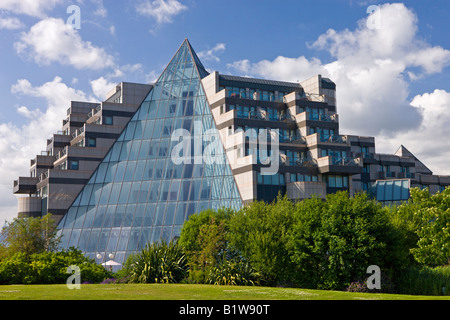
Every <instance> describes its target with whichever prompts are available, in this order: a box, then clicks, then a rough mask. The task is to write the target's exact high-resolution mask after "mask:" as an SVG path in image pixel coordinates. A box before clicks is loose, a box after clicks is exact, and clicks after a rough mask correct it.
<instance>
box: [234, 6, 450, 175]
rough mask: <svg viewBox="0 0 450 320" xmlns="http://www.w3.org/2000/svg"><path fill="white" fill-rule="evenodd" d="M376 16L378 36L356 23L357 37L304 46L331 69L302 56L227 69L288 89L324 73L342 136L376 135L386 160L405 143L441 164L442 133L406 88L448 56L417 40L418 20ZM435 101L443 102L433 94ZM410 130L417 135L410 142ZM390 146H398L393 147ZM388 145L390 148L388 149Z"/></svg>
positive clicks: (334, 34)
mask: <svg viewBox="0 0 450 320" xmlns="http://www.w3.org/2000/svg"><path fill="white" fill-rule="evenodd" d="M377 13H379V14H381V27H382V28H381V29H376V28H368V27H367V24H366V21H367V19H362V20H361V21H359V22H358V27H357V28H355V30H348V29H346V30H343V31H336V30H333V29H329V30H328V31H327V32H326V33H324V34H322V35H320V36H319V37H318V38H317V40H316V41H314V42H313V43H312V44H310V45H309V46H310V47H311V48H314V49H317V50H323V51H326V52H328V53H329V54H330V55H331V57H332V58H333V61H332V62H330V63H322V62H321V61H320V60H318V59H316V58H310V59H308V58H306V57H305V56H300V57H297V58H288V57H282V56H280V57H277V58H276V59H275V60H273V61H269V60H264V61H259V62H251V61H249V60H241V61H236V62H234V63H232V64H230V65H229V68H232V69H237V70H239V71H241V72H242V73H244V74H246V75H249V74H250V75H253V76H260V77H263V78H271V79H279V80H286V81H293V82H296V81H298V80H300V81H302V80H305V79H308V78H309V77H311V76H314V75H315V74H322V75H323V76H325V77H329V78H331V79H332V80H333V81H334V82H335V83H336V85H337V111H338V113H339V114H340V118H339V119H340V128H341V130H340V131H341V132H342V133H349V134H359V135H372V136H375V137H376V139H377V148H378V151H380V147H382V149H383V150H382V151H383V152H391V153H392V152H395V150H396V149H397V147H398V146H399V144H400V143H404V145H405V146H407V142H409V146H410V151H411V152H413V153H415V151H416V148H417V150H419V149H421V147H416V146H418V145H420V144H424V145H427V146H428V147H429V148H430V149H431V148H432V149H434V152H432V153H431V154H428V157H429V158H433V157H435V156H436V159H440V158H441V156H442V157H444V158H445V157H446V153H445V152H443V151H440V150H441V147H440V144H442V145H447V141H446V139H447V137H448V133H447V132H446V131H445V130H444V128H443V127H434V128H433V126H432V120H430V119H431V118H430V116H427V114H426V113H424V111H423V110H422V109H420V108H417V107H416V106H415V104H414V103H415V102H414V101H418V99H419V98H417V97H416V98H417V99H414V100H413V102H411V101H410V100H409V99H410V98H409V95H410V81H419V80H421V79H423V78H424V77H426V76H428V75H430V74H434V73H438V72H442V70H443V69H444V68H445V67H447V66H449V65H450V51H449V50H446V49H444V48H441V47H439V46H432V45H430V44H429V43H427V42H424V41H423V40H420V39H419V37H418V36H417V30H418V27H417V24H418V18H417V16H416V15H415V14H414V13H413V12H412V11H411V10H409V9H408V8H406V7H405V5H403V4H385V5H381V6H380V10H379V11H378V12H377ZM425 97H427V99H424V97H422V100H426V101H423V103H424V105H425V104H426V103H431V102H432V100H431V97H429V96H425ZM433 97H434V98H435V99H444V95H443V94H442V93H440V94H438V93H437V92H434V93H433ZM444 101H447V100H444ZM439 105H442V104H439V103H437V102H435V101H433V106H434V107H430V108H432V110H434V109H436V108H437V106H439ZM447 118H448V117H447ZM412 131H417V132H420V133H421V134H420V135H419V134H417V135H416V134H415V135H410V132H412ZM410 136H414V137H415V140H414V139H409V138H408V137H410ZM397 137H399V138H402V139H404V142H402V141H403V140H402V141H400V139H397ZM428 139H430V140H428ZM380 141H383V142H382V143H380ZM394 142H395V143H396V144H397V146H393V145H392V143H394ZM386 146H390V147H392V148H393V149H390V150H386V149H385V147H386ZM407 147H408V146H407ZM421 154H422V155H425V153H421ZM442 159H443V158H442ZM424 162H425V163H427V161H426V160H424ZM443 170H447V171H448V163H447V165H446V166H443V165H442V166H440V167H439V171H443Z"/></svg>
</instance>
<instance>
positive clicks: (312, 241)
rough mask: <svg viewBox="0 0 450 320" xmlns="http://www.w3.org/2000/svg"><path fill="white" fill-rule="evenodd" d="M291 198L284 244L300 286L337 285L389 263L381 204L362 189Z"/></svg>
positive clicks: (387, 228) (384, 212)
mask: <svg viewBox="0 0 450 320" xmlns="http://www.w3.org/2000/svg"><path fill="white" fill-rule="evenodd" d="M320 201H321V200H320V199H308V200H304V201H302V202H300V203H298V204H297V207H296V211H295V214H294V217H293V220H294V222H293V227H292V230H291V233H290V235H289V242H288V248H289V249H290V250H289V252H290V256H291V257H292V258H291V259H292V261H294V262H295V264H296V266H297V268H298V269H297V270H298V273H297V275H296V279H297V281H298V284H299V285H301V286H309V287H317V288H319V289H334V290H342V289H344V288H345V287H346V286H348V285H349V284H350V283H351V282H352V281H358V280H362V279H363V278H365V277H366V270H367V267H368V266H370V265H378V266H379V267H380V268H382V269H383V271H387V270H386V269H387V268H389V267H390V261H391V251H392V250H391V249H392V248H391V244H392V235H393V232H392V230H391V227H390V225H389V220H388V217H387V212H388V211H387V209H384V208H382V207H381V205H380V204H379V203H377V202H376V201H373V200H370V199H369V198H368V196H367V195H366V194H365V193H360V194H356V195H355V196H354V197H353V198H351V197H349V195H348V193H347V192H338V193H336V194H330V195H328V196H327V199H326V201H325V202H323V203H320Z"/></svg>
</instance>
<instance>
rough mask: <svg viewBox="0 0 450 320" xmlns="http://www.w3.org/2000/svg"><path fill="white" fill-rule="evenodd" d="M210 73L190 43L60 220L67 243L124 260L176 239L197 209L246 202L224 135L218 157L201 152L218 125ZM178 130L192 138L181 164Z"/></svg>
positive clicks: (165, 73)
mask: <svg viewBox="0 0 450 320" xmlns="http://www.w3.org/2000/svg"><path fill="white" fill-rule="evenodd" d="M207 75H208V72H207V71H206V70H205V68H204V67H203V65H202V64H201V63H200V61H199V59H198V57H197V56H196V54H195V52H194V51H193V49H192V47H191V46H190V44H189V42H188V41H187V40H185V41H184V42H183V44H182V45H181V47H180V48H179V50H178V51H177V53H176V54H175V56H174V57H173V58H172V60H171V62H170V63H169V65H168V66H167V67H166V69H165V70H164V72H163V73H162V74H161V76H160V77H159V79H158V80H157V82H156V83H155V85H154V87H153V89H152V90H151V91H150V93H149V94H148V96H147V97H146V98H145V100H144V102H143V103H142V104H141V106H140V108H139V109H138V110H137V112H136V113H135V115H134V116H133V118H132V119H131V120H130V122H129V123H128V124H127V126H126V127H125V129H124V130H123V132H122V134H121V135H120V137H119V138H118V139H117V141H116V142H115V144H114V145H113V146H112V148H111V149H110V151H109V152H108V153H107V155H106V157H105V158H104V160H103V161H102V162H101V163H100V164H99V166H98V168H97V169H96V170H95V172H94V173H93V175H92V176H91V178H90V180H89V182H88V183H87V184H86V185H85V187H84V188H83V190H82V191H81V192H80V194H79V195H78V197H77V198H76V200H75V201H74V203H73V204H72V205H71V207H70V208H69V210H68V212H67V214H66V215H65V216H64V218H63V219H62V220H61V221H60V223H59V226H58V228H59V232H60V234H61V235H62V236H63V237H62V243H61V247H62V248H69V247H71V246H73V247H77V248H79V249H80V250H82V251H83V252H84V253H85V254H86V255H87V256H90V257H95V256H96V255H97V254H99V253H100V254H102V255H103V256H105V254H109V253H114V254H115V258H114V260H116V261H118V262H123V261H124V260H125V259H126V257H127V256H128V255H129V254H130V253H132V252H135V251H137V250H140V249H141V248H142V247H144V246H145V245H146V244H147V243H149V242H155V241H159V240H161V239H163V240H166V241H169V240H170V239H172V238H174V237H176V236H178V235H179V233H180V230H181V227H182V225H183V223H184V221H185V220H186V219H188V218H189V216H190V215H192V214H194V213H195V212H199V211H201V210H204V209H208V208H214V209H217V208H220V207H232V208H239V207H240V206H241V205H242V201H241V197H240V195H239V191H238V188H237V186H236V183H235V180H234V177H233V175H232V172H231V168H230V165H229V163H228V161H227V158H226V155H225V151H224V149H223V146H222V143H221V142H220V139H216V140H215V141H216V142H218V144H219V145H218V146H219V147H216V148H214V150H215V153H214V155H213V156H214V158H213V159H214V160H215V161H204V160H205V159H204V158H203V157H198V156H197V155H198V153H195V151H199V150H200V151H201V152H202V154H203V153H204V152H205V150H206V149H207V148H208V146H209V145H210V144H211V142H210V141H204V140H205V139H204V138H202V136H203V137H204V135H201V134H202V133H204V132H207V130H210V129H214V128H215V124H214V119H213V116H212V113H211V110H210V107H209V105H208V102H207V99H206V96H205V93H204V89H203V87H202V84H201V81H200V80H201V79H202V78H203V77H205V76H207ZM177 129H181V130H182V132H183V133H185V134H187V135H189V136H190V141H191V142H192V143H190V144H189V145H191V146H192V148H190V149H188V150H190V152H191V153H190V154H184V153H183V154H182V155H183V157H184V158H183V159H182V160H183V161H174V158H173V157H172V156H171V155H172V150H173V149H174V147H175V146H177V145H180V141H181V139H176V138H173V136H172V134H173V132H174V131H175V130H177ZM216 138H217V137H216ZM182 140H183V141H186V139H185V138H184V137H183V139H182ZM195 142H197V144H196V143H195ZM183 150H184V149H183ZM194 154H195V155H196V156H197V157H194V156H193V155H194ZM186 156H187V157H186ZM199 160H201V161H199Z"/></svg>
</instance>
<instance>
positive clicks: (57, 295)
mask: <svg viewBox="0 0 450 320" xmlns="http://www.w3.org/2000/svg"><path fill="white" fill-rule="evenodd" d="M0 300H450V296H413V295H397V294H381V293H379V294H378V293H355V292H342V291H325V290H306V289H294V288H269V287H243V286H214V285H193V284H86V285H81V289H79V290H69V289H68V288H67V286H66V285H10V286H0Z"/></svg>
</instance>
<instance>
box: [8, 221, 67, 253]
mask: <svg viewBox="0 0 450 320" xmlns="http://www.w3.org/2000/svg"><path fill="white" fill-rule="evenodd" d="M56 227H57V225H56V221H55V220H54V219H53V218H52V215H51V214H47V215H45V216H43V217H37V218H33V217H28V218H15V219H14V220H13V221H12V222H8V223H7V225H6V226H5V227H4V228H3V231H2V232H3V234H4V237H5V242H6V246H7V247H8V251H9V252H10V253H11V254H13V253H17V252H21V253H24V254H25V255H27V256H29V255H31V254H33V253H41V252H45V251H53V250H56V249H57V248H58V245H59V243H60V237H57V229H56Z"/></svg>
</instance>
